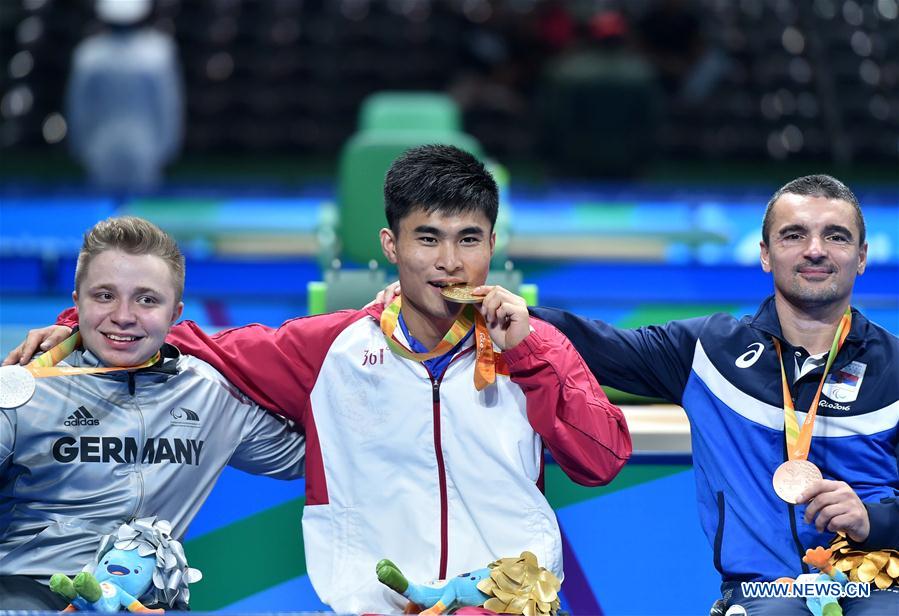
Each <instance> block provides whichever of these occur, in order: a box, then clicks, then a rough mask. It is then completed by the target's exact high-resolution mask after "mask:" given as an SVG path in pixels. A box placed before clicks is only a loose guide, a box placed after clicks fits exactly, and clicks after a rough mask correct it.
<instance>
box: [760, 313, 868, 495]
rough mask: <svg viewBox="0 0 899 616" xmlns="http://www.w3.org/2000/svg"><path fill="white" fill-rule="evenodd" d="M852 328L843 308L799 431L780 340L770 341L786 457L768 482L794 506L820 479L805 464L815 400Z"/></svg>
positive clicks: (848, 316) (815, 470)
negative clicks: (774, 352)
mask: <svg viewBox="0 0 899 616" xmlns="http://www.w3.org/2000/svg"><path fill="white" fill-rule="evenodd" d="M851 325H852V312H851V311H850V309H849V308H848V307H847V308H846V312H845V313H843V318H842V319H840V324H839V326H838V327H837V331H836V334H834V337H833V343H832V344H831V346H830V353H828V355H827V364H826V365H825V366H824V374H822V375H821V382H820V383H819V384H818V391H817V393H816V394H815V398H814V400H812V406H811V408H809V411H808V415H806V418H805V421H803V422H802V430H801V431H800V429H799V421H798V419H797V418H796V409H795V408H794V407H793V398H792V396H791V394H790V387H789V385H788V384H787V374H786V371H785V370H784V365H783V355H782V353H781V349H780V341H778V340H777V338H775V339H774V347H775V348H776V349H777V357H778V359H779V361H780V376H781V381H782V385H783V397H784V432H785V435H786V439H787V457H788V458H789V459H788V460H787V461H786V462H784V463H783V464H781V465H780V466H778V467H777V470H776V471H774V477H773V478H772V483H773V484H774V492H775V493H777V495H778V496H779V497H780V498H781V499H783V500H784V501H786V502H788V503H791V504H793V505H796V504H798V503H800V502H803V501H801V500H800V497H801V496H803V494H804V493H805V492H806V491H807V490H808V489H809V488H810V487H811V486H812V485H813V484H814V483H815V482H817V481H820V480H821V479H823V477H822V475H821V471H820V470H818V467H817V466H815V465H814V464H812V463H811V462H809V461H808V459H807V458H808V452H809V448H810V447H811V443H812V431H813V429H814V426H815V417H816V416H817V413H818V400H819V399H820V398H821V390H822V389H823V388H824V380H825V379H826V378H827V373H828V372H830V367H831V366H832V365H833V362H834V359H836V356H837V352H838V351H839V350H840V347H842V346H843V342H845V340H846V336H848V335H849V328H850V326H851Z"/></svg>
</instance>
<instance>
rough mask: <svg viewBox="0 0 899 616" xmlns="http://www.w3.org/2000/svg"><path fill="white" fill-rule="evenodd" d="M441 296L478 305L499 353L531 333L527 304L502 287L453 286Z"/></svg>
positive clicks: (447, 288) (453, 300)
mask: <svg viewBox="0 0 899 616" xmlns="http://www.w3.org/2000/svg"><path fill="white" fill-rule="evenodd" d="M440 293H441V295H443V297H445V298H446V299H448V300H449V301H451V302H456V303H460V304H476V303H480V304H481V306H480V315H481V316H482V317H483V319H484V321H485V324H486V327H487V331H488V332H489V334H490V338H491V339H492V340H493V342H494V343H495V344H496V346H498V347H499V348H500V350H503V351H504V350H506V349H511V348H512V347H514V346H516V345H517V344H518V343H520V342H521V341H522V340H524V339H525V338H526V337H527V335H528V334H529V333H530V332H531V327H530V317H529V315H528V306H527V302H525V301H524V298H522V297H519V296H518V295H515V294H514V293H512V292H511V291H509V290H507V289H504V288H503V287H501V286H498V285H481V286H477V287H473V286H471V285H452V286H449V287H446V288H444V289H443V290H441V292H440Z"/></svg>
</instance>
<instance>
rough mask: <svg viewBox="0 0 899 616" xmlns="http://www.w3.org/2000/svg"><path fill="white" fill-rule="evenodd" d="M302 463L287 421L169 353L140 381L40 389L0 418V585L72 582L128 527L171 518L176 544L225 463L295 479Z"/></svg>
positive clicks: (44, 384)
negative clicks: (103, 542) (65, 578)
mask: <svg viewBox="0 0 899 616" xmlns="http://www.w3.org/2000/svg"><path fill="white" fill-rule="evenodd" d="M61 365H63V364H61ZM65 365H71V366H95V365H98V362H97V359H96V358H95V357H94V356H93V355H91V354H90V353H89V352H84V353H81V352H76V353H73V354H72V355H71V356H69V358H68V359H67V361H66V364H65ZM305 453H306V439H305V436H304V435H303V434H301V433H298V432H296V431H295V430H294V429H293V428H292V427H291V425H289V424H288V422H287V421H285V420H282V419H280V418H279V417H277V416H275V415H272V414H270V413H268V412H267V411H265V410H263V409H261V408H260V407H258V406H256V405H255V404H254V403H253V402H252V401H251V400H249V398H247V397H245V396H244V395H243V394H242V393H241V392H240V391H239V390H237V389H236V388H235V387H234V386H233V385H231V384H230V383H229V382H228V381H227V380H225V378H224V377H223V376H222V375H221V374H219V373H218V372H217V371H216V370H215V369H214V368H212V367H211V366H210V365H209V364H207V363H205V362H203V361H201V360H199V359H197V358H195V357H190V356H186V355H181V354H180V353H179V352H178V351H177V349H175V348H174V347H172V346H170V345H165V346H163V361H162V362H159V363H157V364H156V365H155V366H151V367H149V368H145V369H143V370H139V371H136V372H131V373H129V372H113V373H109V374H98V375H79V376H64V377H50V378H41V379H37V391H36V392H35V394H34V397H33V398H32V399H31V401H30V402H28V403H27V404H25V405H23V406H21V407H19V408H18V409H15V410H8V409H7V410H0V575H28V576H31V577H33V578H35V579H37V580H39V581H41V582H43V583H47V582H48V580H49V577H50V575H52V574H53V573H56V572H60V573H66V574H68V575H71V574H74V573H77V572H78V571H81V569H82V568H83V567H84V566H85V565H86V564H88V563H89V562H90V560H91V558H92V557H93V555H94V552H95V551H96V549H97V544H98V539H99V537H100V536H101V535H104V534H106V533H109V532H112V531H113V530H114V529H115V528H117V527H118V525H119V524H121V523H122V522H127V521H128V520H130V519H131V518H134V517H145V516H152V515H156V516H159V517H160V518H162V519H166V520H169V521H171V523H172V526H173V530H172V536H173V537H175V538H176V539H180V538H181V537H182V536H183V535H184V532H185V531H186V530H187V526H188V524H190V522H191V520H192V519H193V517H194V516H195V515H196V513H197V511H198V510H199V509H200V505H202V504H203V501H204V500H205V499H206V497H207V496H208V495H209V492H210V491H211V490H212V487H213V485H214V484H215V481H216V479H217V478H218V476H219V474H220V473H221V472H222V469H223V468H224V466H225V465H226V464H230V465H231V466H234V467H236V468H239V469H241V470H244V471H247V472H250V473H254V474H259V475H267V476H269V477H277V478H279V479H292V478H297V477H301V476H302V475H303V471H304V464H305ZM298 532H299V531H298ZM188 559H190V554H188Z"/></svg>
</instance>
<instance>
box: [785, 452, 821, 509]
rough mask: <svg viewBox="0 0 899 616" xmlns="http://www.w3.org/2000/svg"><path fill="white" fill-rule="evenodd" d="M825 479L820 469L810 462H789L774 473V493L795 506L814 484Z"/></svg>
mask: <svg viewBox="0 0 899 616" xmlns="http://www.w3.org/2000/svg"><path fill="white" fill-rule="evenodd" d="M820 479H823V477H822V475H821V471H820V470H818V467H817V466H815V465H814V464H812V463H811V462H809V461H808V460H787V461H786V462H784V463H783V464H781V465H780V466H778V467H777V470H776V471H774V479H773V480H772V483H773V484H774V491H775V492H776V493H777V495H778V496H779V497H780V498H781V499H783V500H785V501H786V502H788V503H792V504H793V505H795V504H797V503H798V502H799V497H800V496H801V495H802V493H803V492H805V490H806V489H807V488H808V487H809V486H810V485H811V484H813V483H814V482H816V481H818V480H820Z"/></svg>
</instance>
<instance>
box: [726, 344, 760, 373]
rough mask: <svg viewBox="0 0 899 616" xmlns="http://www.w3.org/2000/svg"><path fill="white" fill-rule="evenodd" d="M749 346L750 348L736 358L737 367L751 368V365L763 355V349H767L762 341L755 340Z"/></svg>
mask: <svg viewBox="0 0 899 616" xmlns="http://www.w3.org/2000/svg"><path fill="white" fill-rule="evenodd" d="M747 348H748V349H749V350H748V351H746V352H745V353H743V354H742V355H740V356H739V357H738V358H737V359H736V361H734V365H736V366H737V368H749V367H750V366H752V365H754V364H755V362H757V361H758V359H759V357H760V356H761V354H762V351H764V350H765V345H764V344H762V343H761V342H753V343H752V344H750V345H749V346H748V347H747Z"/></svg>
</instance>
